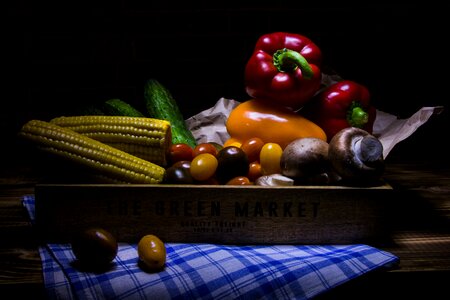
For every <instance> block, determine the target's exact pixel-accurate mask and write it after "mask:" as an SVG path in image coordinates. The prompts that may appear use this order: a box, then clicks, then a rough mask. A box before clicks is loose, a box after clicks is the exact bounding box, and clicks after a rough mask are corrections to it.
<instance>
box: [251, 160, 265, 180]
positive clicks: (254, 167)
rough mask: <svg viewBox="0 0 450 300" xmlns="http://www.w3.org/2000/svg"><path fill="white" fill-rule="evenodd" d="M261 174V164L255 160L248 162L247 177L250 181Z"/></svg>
mask: <svg viewBox="0 0 450 300" xmlns="http://www.w3.org/2000/svg"><path fill="white" fill-rule="evenodd" d="M260 176H262V170H261V164H260V163H259V162H257V161H254V162H252V163H250V168H249V169H248V174H247V177H248V179H250V181H253V182H254V181H255V180H256V179H258V177H260Z"/></svg>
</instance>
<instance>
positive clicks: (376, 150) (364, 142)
mask: <svg viewBox="0 0 450 300" xmlns="http://www.w3.org/2000/svg"><path fill="white" fill-rule="evenodd" d="M353 151H354V152H355V155H356V157H357V158H358V159H359V160H361V161H362V162H363V163H364V164H369V165H370V163H373V162H375V161H378V160H380V158H382V156H383V145H382V144H381V142H380V141H379V140H378V139H377V138H376V137H374V136H371V135H367V136H364V137H362V138H359V139H358V140H357V141H356V142H355V143H354V144H353Z"/></svg>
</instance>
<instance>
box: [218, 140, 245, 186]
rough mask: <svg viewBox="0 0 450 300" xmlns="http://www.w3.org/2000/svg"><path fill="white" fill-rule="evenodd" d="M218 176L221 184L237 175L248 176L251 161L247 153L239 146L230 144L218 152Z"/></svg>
mask: <svg viewBox="0 0 450 300" xmlns="http://www.w3.org/2000/svg"><path fill="white" fill-rule="evenodd" d="M217 161H218V166H217V170H216V177H217V179H218V180H219V182H220V183H221V184H225V183H227V182H228V181H229V180H230V179H232V178H234V177H237V176H247V174H248V171H249V163H248V157H247V154H246V153H245V152H244V151H243V150H242V149H241V148H239V147H236V146H228V147H225V148H223V149H222V150H220V151H219V152H218V153H217Z"/></svg>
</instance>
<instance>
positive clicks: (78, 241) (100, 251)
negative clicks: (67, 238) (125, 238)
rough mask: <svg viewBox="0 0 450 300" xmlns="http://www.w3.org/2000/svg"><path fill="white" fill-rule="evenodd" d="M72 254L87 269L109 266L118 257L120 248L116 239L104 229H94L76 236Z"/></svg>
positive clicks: (86, 230) (73, 241) (72, 244)
mask: <svg viewBox="0 0 450 300" xmlns="http://www.w3.org/2000/svg"><path fill="white" fill-rule="evenodd" d="M71 246H72V252H73V254H74V255H75V257H76V258H77V259H78V261H79V262H80V263H81V264H82V265H83V266H85V267H89V268H94V267H101V266H105V265H107V264H109V263H110V262H112V260H113V259H114V258H115V257H116V255H117V252H118V249H119V246H118V243H117V240H116V238H115V237H114V236H113V235H112V234H111V233H110V232H109V231H107V230H105V229H103V228H97V227H92V228H88V229H85V230H83V231H81V232H79V233H78V234H76V235H74V238H73V240H72V243H71Z"/></svg>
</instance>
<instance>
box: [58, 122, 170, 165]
mask: <svg viewBox="0 0 450 300" xmlns="http://www.w3.org/2000/svg"><path fill="white" fill-rule="evenodd" d="M50 122H51V123H53V124H56V125H59V126H61V127H65V128H69V129H71V130H73V131H76V132H78V133H80V134H82V135H85V136H87V137H90V138H92V139H94V140H97V141H100V142H102V143H105V144H108V145H110V146H113V147H115V148H117V149H120V150H122V151H125V152H127V153H130V154H133V155H135V156H137V157H140V158H142V159H145V160H148V161H150V162H153V163H155V164H157V165H160V166H166V165H167V152H168V151H169V147H170V144H171V143H172V135H171V134H172V132H171V126H170V123H169V122H168V121H165V120H160V119H154V118H143V117H128V116H69V117H58V118H54V119H52V120H50Z"/></svg>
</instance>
